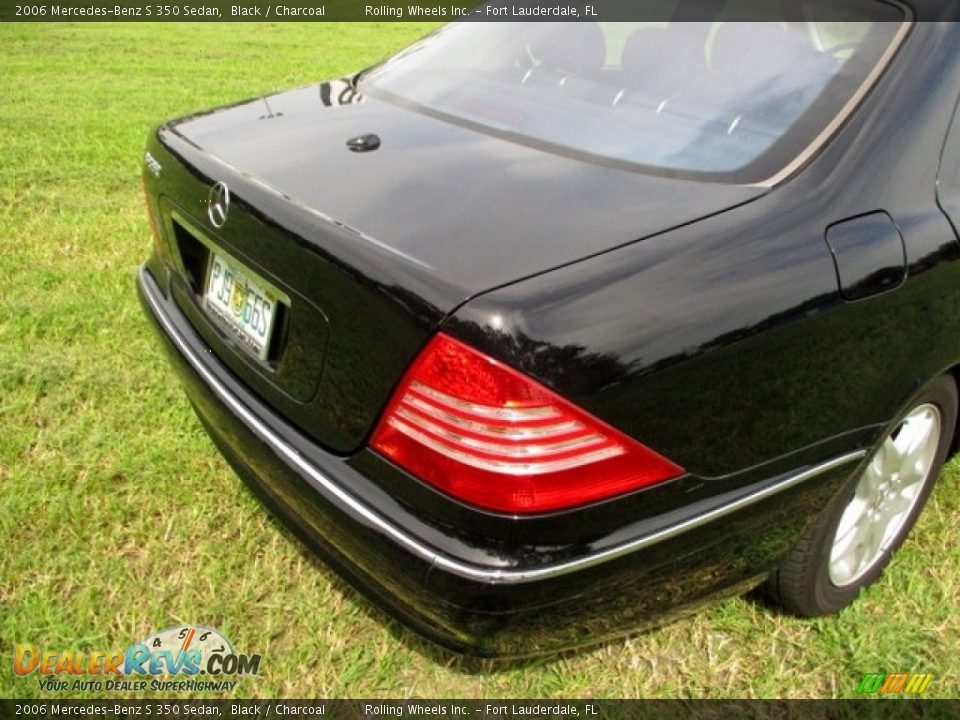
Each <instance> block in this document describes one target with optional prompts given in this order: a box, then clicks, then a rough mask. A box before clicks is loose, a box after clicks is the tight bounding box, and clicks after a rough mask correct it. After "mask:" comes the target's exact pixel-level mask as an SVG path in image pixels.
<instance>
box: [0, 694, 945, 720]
mask: <svg viewBox="0 0 960 720" xmlns="http://www.w3.org/2000/svg"><path fill="white" fill-rule="evenodd" d="M0 717H2V718H63V717H70V718H131V717H149V718H254V717H256V718H267V717H274V718H338V719H339V718H344V719H350V720H353V719H360V718H363V719H365V720H381V719H386V718H417V719H420V718H431V719H436V718H443V719H445V720H446V719H453V718H476V719H477V720H493V719H495V718H499V719H501V720H507V719H508V718H509V719H510V720H513V719H515V718H521V719H527V718H529V719H533V718H538V719H539V718H586V719H587V720H590V719H591V718H597V719H598V720H599V719H603V720H607V719H611V720H613V719H620V718H623V719H624V720H627V719H630V720H633V719H634V718H637V719H638V720H646V719H647V718H649V719H650V720H673V719H674V718H677V719H679V718H691V719H692V720H739V719H740V718H757V720H768V719H769V720H780V719H781V718H782V719H784V720H807V719H808V718H809V719H810V720H833V719H834V718H837V719H840V718H844V719H846V718H857V720H872V719H873V718H877V719H878V720H881V719H886V718H893V719H899V718H934V719H939V718H945V719H947V718H949V719H953V718H960V700H898V699H893V698H891V699H884V700H730V701H726V700H596V701H593V700H415V699H414V700H126V699H124V700H0Z"/></svg>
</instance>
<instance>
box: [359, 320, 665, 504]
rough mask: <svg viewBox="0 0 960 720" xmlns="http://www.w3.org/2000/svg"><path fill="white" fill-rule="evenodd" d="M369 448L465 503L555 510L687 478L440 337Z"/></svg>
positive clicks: (547, 393) (545, 392)
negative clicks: (676, 478)
mask: <svg viewBox="0 0 960 720" xmlns="http://www.w3.org/2000/svg"><path fill="white" fill-rule="evenodd" d="M371 446H372V447H373V449H374V450H376V451H377V452H379V453H380V454H382V455H384V456H386V457H387V458H389V459H391V460H392V461H393V462H395V463H396V464H397V465H399V466H400V467H402V468H404V469H405V470H407V471H408V472H410V473H412V474H414V475H416V476H417V477H419V478H420V479H422V480H424V481H426V482H427V483H429V484H431V485H433V486H435V487H436V488H438V489H439V490H441V491H443V492H445V493H448V494H449V495H452V496H454V497H455V498H457V499H459V500H462V501H464V502H466V503H470V504H472V505H476V506H479V507H483V508H488V509H491V510H497V511H502V512H509V513H536V512H545V511H548V510H559V509H563V508H569V507H574V506H577V505H583V504H586V503H590V502H594V501H597V500H602V499H604V498H608V497H612V496H614V495H620V494H623V493H626V492H629V491H631V490H636V489H638V488H642V487H646V486H648V485H653V484H654V483H658V482H662V481H664V480H667V479H669V478H673V477H676V476H677V475H680V474H682V473H683V469H682V468H680V467H679V466H677V465H675V464H673V463H672V462H670V461H669V460H667V459H665V458H663V457H661V456H660V455H657V454H656V453H655V452H653V451H652V450H650V449H649V448H646V447H644V446H643V445H641V444H640V443H638V442H636V441H635V440H633V439H631V438H629V437H627V436H626V435H624V434H623V433H621V432H619V431H618V430H616V429H614V428H612V427H610V426H609V425H607V424H606V423H604V422H602V421H601V420H598V419H597V418H595V417H593V416H592V415H590V414H589V413H587V412H584V411H583V410H581V409H579V408H577V407H576V406H574V405H573V404H571V403H570V402H568V401H566V400H564V399H563V398H561V397H560V396H559V395H557V394H556V393H554V392H553V391H551V390H549V389H547V388H546V387H544V386H543V385H541V384H540V383H538V382H536V381H535V380H532V379H530V378H529V377H527V376H525V375H523V374H521V373H519V372H517V371H516V370H514V369H512V368H510V367H508V366H506V365H504V364H503V363H501V362H498V361H496V360H494V359H493V358H490V357H488V356H486V355H484V354H483V353H481V352H478V351H477V350H474V349H473V348H471V347H469V346H467V345H464V344H463V343H461V342H459V341H458V340H454V339H453V338H451V337H449V336H447V335H444V334H443V333H440V334H438V335H437V336H436V337H434V338H433V340H431V342H430V343H429V344H428V345H427V347H426V348H425V349H424V350H423V351H422V352H421V354H420V355H419V356H418V357H417V359H416V360H415V361H414V363H413V365H412V366H411V367H410V369H409V370H408V371H407V374H406V375H405V376H404V378H403V381H402V382H401V384H400V387H399V388H398V389H397V391H396V392H395V393H394V396H393V397H392V398H391V400H390V404H389V405H388V406H387V409H386V412H385V413H384V414H383V416H382V417H381V419H380V422H379V424H378V425H377V428H376V430H375V431H374V434H373V438H372V440H371Z"/></svg>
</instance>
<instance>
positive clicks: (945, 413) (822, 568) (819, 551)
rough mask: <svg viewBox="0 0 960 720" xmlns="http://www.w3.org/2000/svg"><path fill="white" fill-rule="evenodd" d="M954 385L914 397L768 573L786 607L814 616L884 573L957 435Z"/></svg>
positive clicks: (940, 384) (771, 588)
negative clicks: (954, 431)
mask: <svg viewBox="0 0 960 720" xmlns="http://www.w3.org/2000/svg"><path fill="white" fill-rule="evenodd" d="M956 415H957V388H956V384H955V383H954V381H953V379H952V378H950V377H942V378H940V379H938V380H937V381H936V382H935V383H933V385H931V386H930V387H929V388H928V389H927V391H926V392H924V393H923V394H922V395H921V396H920V397H918V398H917V399H916V400H914V401H913V402H912V403H911V404H910V406H909V407H908V409H907V410H906V412H904V413H903V414H902V415H901V417H900V420H899V421H898V422H897V423H896V425H895V426H894V428H893V430H892V431H891V432H890V433H889V434H888V435H887V436H886V437H885V438H884V440H883V442H881V443H880V445H879V446H878V447H877V448H876V449H875V450H874V451H873V453H872V454H871V455H870V457H869V458H868V460H867V461H866V463H865V464H864V466H863V469H862V470H861V471H860V472H859V473H858V474H857V475H855V476H854V477H853V478H851V480H850V481H849V482H848V483H847V485H846V487H844V489H843V490H842V491H841V492H840V493H839V494H838V495H837V497H836V498H834V500H833V501H832V502H831V504H830V505H829V506H828V507H827V509H826V510H824V512H823V513H822V514H821V516H820V517H819V518H818V519H817V521H816V522H815V523H814V524H813V525H812V526H811V527H810V528H809V529H808V530H807V532H806V533H805V534H804V535H803V537H801V538H800V540H799V541H798V542H797V544H796V545H795V546H794V547H793V549H792V550H791V551H790V553H789V554H788V555H787V557H786V558H785V559H784V561H783V563H782V564H781V566H780V567H779V568H778V569H777V570H776V571H775V572H774V573H773V575H771V577H770V579H769V580H768V582H767V590H768V592H769V594H771V595H772V596H773V597H774V599H775V600H777V601H778V602H779V603H780V604H781V605H783V606H784V607H785V608H786V609H787V610H789V611H790V612H793V613H795V614H797V615H802V616H806V617H813V616H817V615H826V614H829V613H832V612H836V611H837V610H840V609H841V608H843V607H845V606H847V605H849V604H850V603H851V602H853V600H854V599H855V598H856V597H857V595H858V594H859V592H860V589H861V588H863V587H866V586H867V585H870V584H871V583H873V582H874V581H875V580H877V578H879V577H880V574H881V573H882V572H883V569H884V567H886V565H887V563H888V562H889V561H890V557H891V556H892V555H893V553H894V551H896V549H897V548H899V547H900V545H901V544H903V541H904V540H905V539H906V537H907V535H908V533H909V532H910V528H912V527H913V524H914V522H916V519H917V516H918V515H919V514H920V511H921V510H922V509H923V505H924V503H925V502H926V500H927V497H928V496H929V495H930V491H931V490H932V489H933V485H934V483H935V482H936V478H937V475H938V474H939V472H940V468H941V466H942V465H943V462H944V459H945V458H946V455H947V452H948V450H949V446H950V440H951V438H952V437H953V429H954V424H955V422H956Z"/></svg>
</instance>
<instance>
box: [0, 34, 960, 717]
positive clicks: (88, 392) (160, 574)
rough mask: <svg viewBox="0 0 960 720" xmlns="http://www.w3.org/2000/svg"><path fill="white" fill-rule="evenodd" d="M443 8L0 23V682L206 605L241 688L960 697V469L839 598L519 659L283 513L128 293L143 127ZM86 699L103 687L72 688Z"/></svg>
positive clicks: (395, 43) (714, 616)
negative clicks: (879, 683) (377, 595)
mask: <svg viewBox="0 0 960 720" xmlns="http://www.w3.org/2000/svg"><path fill="white" fill-rule="evenodd" d="M427 27H428V26H415V25H403V24H384V25H380V26H376V25H363V24H351V25H347V26H342V27H333V26H329V25H322V24H312V25H302V26H300V25H293V24H282V25H257V24H243V25H235V26H232V25H227V24H204V25H200V26H193V27H191V26H187V25H175V24H170V25H157V26H151V25H140V24H114V25H95V24H83V25H42V24H37V25H2V26H0V537H2V538H3V541H2V552H0V696H4V697H12V696H17V697H41V696H44V693H42V692H41V691H40V690H39V688H38V686H37V682H36V679H35V676H31V677H29V678H26V679H24V678H18V677H15V676H14V674H13V672H12V662H11V659H12V646H13V644H14V643H16V642H33V643H36V644H39V645H43V646H47V647H58V648H62V649H72V648H85V649H90V648H99V649H110V648H116V647H125V646H126V645H128V644H129V643H131V642H133V641H134V640H136V639H138V638H141V637H144V636H146V635H147V634H149V633H151V632H152V631H154V630H157V629H160V628H164V627H168V626H171V625H176V624H179V623H200V624H205V625H210V626H214V627H217V628H220V629H221V630H223V632H224V633H226V634H227V635H228V636H229V637H230V638H231V639H232V640H233V641H234V643H235V644H236V645H237V647H238V648H240V649H241V650H247V651H250V652H260V653H262V654H263V655H264V662H263V670H264V674H263V676H262V677H260V678H255V679H247V680H244V681H242V682H241V685H240V686H239V688H238V691H237V693H236V695H240V696H243V695H251V696H252V695H258V696H261V695H262V696H269V697H290V696H294V697H297V696H301V697H302V696H330V697H343V696H349V697H379V696H405V695H419V696H439V697H472V696H486V697H528V696H536V697H545V696H556V697H564V696H568V697H569V696H583V697H676V696H683V697H715V698H727V697H755V696H756V697H780V696H784V697H809V696H814V697H832V696H841V697H846V696H851V695H853V694H854V689H855V688H856V685H857V683H858V682H859V680H860V679H861V677H862V675H863V674H864V673H865V672H887V671H911V670H912V671H918V672H919V671H923V672H931V673H934V674H935V675H936V676H937V677H936V679H935V680H934V681H933V683H932V684H931V685H930V687H929V690H928V695H930V696H938V697H956V696H958V695H960V692H958V689H960V688H958V682H957V674H958V671H960V614H958V613H957V604H958V603H957V598H958V596H960V531H958V529H957V525H958V523H957V521H958V518H960V494H958V493H957V478H958V465H957V464H954V465H953V466H951V467H950V468H949V469H948V470H947V472H945V474H944V476H943V478H942V479H941V482H940V484H939V486H938V488H937V491H936V493H935V495H934V497H933V498H932V500H931V502H930V505H929V506H928V508H927V510H926V512H925V513H924V515H923V516H922V518H921V520H920V523H919V526H918V527H917V529H916V532H915V533H914V535H913V539H911V540H910V541H909V542H908V543H907V545H906V546H905V547H904V549H903V550H902V552H901V553H900V554H899V556H898V559H897V561H896V563H895V564H894V565H893V566H892V567H891V568H890V570H889V571H888V572H887V573H886V575H885V576H884V578H883V580H882V581H881V582H880V583H879V584H878V585H876V586H875V587H873V588H871V589H870V590H869V591H868V592H866V593H865V594H864V596H863V597H862V599H861V601H860V602H858V603H857V604H856V605H855V606H854V607H853V608H851V609H849V610H847V611H845V612H843V613H841V614H840V615H839V616H838V617H835V618H828V619H823V620H817V621H801V620H797V619H793V618H789V617H784V616H781V615H778V614H775V613H774V612H772V611H770V610H769V609H767V608H764V607H762V606H758V605H755V604H753V603H752V602H751V601H749V600H745V599H732V600H728V601H725V602H722V603H719V604H716V605H714V606H712V607H711V608H709V609H707V610H706V611H704V612H701V613H700V614H698V615H696V616H693V617H690V618H688V619H685V620H681V621H678V622H674V623H673V624H670V625H668V626H666V627H664V628H662V629H659V630H655V631H651V632H647V633H645V634H642V635H637V636H635V637H633V638H630V639H626V640H622V641H618V642H611V643H608V644H605V645H603V646H600V647H597V648H594V649H592V650H589V651H586V652H579V653H573V654H569V655H565V656H560V657H553V658H546V659H542V660H538V661H535V662H531V663H526V664H520V665H515V666H510V667H497V666H494V665H490V664H488V663H477V662H469V661H464V660H461V659H458V658H455V657H452V656H448V655H445V654H443V653H438V652H436V651H434V650H433V649H432V648H431V647H430V646H429V645H428V644H426V643H425V642H423V641H421V640H419V639H418V638H417V637H416V636H415V635H413V634H412V633H411V632H410V631H408V630H406V629H405V628H404V627H402V626H400V625H399V624H397V623H395V622H394V621H392V620H390V619H388V618H387V617H386V616H384V615H383V614H382V613H381V612H380V611H378V610H377V609H375V608H373V607H372V606H371V605H370V604H369V603H368V602H366V601H365V600H364V599H363V598H361V597H360V596H359V595H358V594H357V593H356V592H354V591H353V590H352V589H351V588H350V587H349V586H347V585H346V584H344V583H343V582H342V581H340V580H339V579H338V578H337V576H336V575H334V574H333V573H332V572H330V571H329V570H328V569H326V568H325V567H324V566H323V565H321V564H319V563H316V562H314V561H313V560H311V559H310V557H309V555H307V554H306V553H305V551H304V550H303V549H302V547H301V546H300V545H299V544H298V543H297V542H296V541H295V540H294V539H293V538H292V537H291V536H290V535H289V534H288V533H286V532H285V531H283V530H282V529H280V528H279V527H278V526H277V524H276V523H274V522H273V521H272V520H271V519H270V518H269V516H268V515H267V513H266V512H265V511H264V509H263V507H262V506H261V505H260V504H259V503H258V502H257V501H256V500H254V499H253V498H252V496H251V495H250V494H249V493H248V492H247V491H246V490H245V489H244V486H243V485H242V484H241V483H240V482H239V481H238V479H237V478H236V477H235V476H234V475H233V473H232V472H231V471H230V469H229V468H228V467H227V465H226V464H225V463H224V461H223V460H221V458H220V456H219V455H218V454H217V452H216V450H215V449H214V447H213V445H212V444H211V442H210V441H209V440H208V439H207V437H206V436H205V435H204V433H203V432H202V430H201V429H200V426H199V424H198V422H197V421H196V419H195V418H194V416H193V414H192V412H191V410H190V408H189V407H188V405H187V403H186V401H185V399H184V396H183V395H182V393H181V391H180V389H179V387H178V385H177V381H176V379H175V377H174V375H173V374H172V372H171V371H170V370H168V368H167V366H166V364H165V362H164V360H163V359H162V357H161V354H160V350H159V346H158V344H157V343H156V341H155V340H154V338H153V337H151V335H150V332H149V331H148V328H147V324H146V322H145V320H144V319H143V317H142V316H141V312H140V310H139V307H138V304H137V301H136V298H135V293H134V289H133V279H134V274H135V271H136V268H137V266H138V263H139V262H140V261H141V260H142V259H143V258H144V257H145V256H146V253H147V250H148V247H149V243H150V241H149V233H148V226H147V221H146V217H145V212H144V207H143V201H142V199H141V196H140V183H139V172H140V160H141V153H142V146H143V141H144V138H145V136H146V134H147V131H148V129H149V128H150V126H151V124H153V123H154V122H156V121H157V120H160V119H162V118H165V117H171V116H175V115H178V114H182V113H186V112H189V111H192V110H196V109H200V108H205V107H209V106H212V105H215V104H218V103H222V102H227V101H232V100H236V99H240V98H244V97H248V96H251V95H255V94H258V93H263V92H267V91H271V90H276V89H279V88H283V87H287V86H294V85H302V84H304V83H306V82H309V81H311V80H319V79H324V78H327V77H333V76H336V75H338V74H340V73H343V72H346V71H349V70H352V69H356V68H359V67H361V66H363V65H365V64H367V63H369V62H371V61H373V60H375V59H377V58H380V57H382V56H383V55H385V54H387V53H389V52H390V51H392V50H394V49H396V48H398V47H400V46H402V45H403V44H405V43H406V42H408V41H409V40H410V39H412V38H414V37H416V36H417V35H419V34H422V33H423V32H425V30H426V29H427ZM78 695H80V696H85V695H83V694H82V693H79V694H78Z"/></svg>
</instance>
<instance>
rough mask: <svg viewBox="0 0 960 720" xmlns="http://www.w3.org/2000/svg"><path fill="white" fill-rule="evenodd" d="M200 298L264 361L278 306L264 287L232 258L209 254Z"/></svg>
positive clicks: (213, 253) (264, 284) (236, 336)
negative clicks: (204, 283)
mask: <svg viewBox="0 0 960 720" xmlns="http://www.w3.org/2000/svg"><path fill="white" fill-rule="evenodd" d="M203 296H204V302H205V304H206V306H207V309H208V310H209V311H210V312H211V313H212V314H213V315H215V316H216V317H217V318H219V319H220V320H221V321H222V322H223V323H224V324H225V325H226V326H227V328H228V329H229V330H230V331H231V333H232V334H233V336H234V337H235V338H236V339H237V340H239V341H240V343H241V344H242V345H243V346H244V347H245V348H247V349H248V350H249V351H250V352H252V353H253V354H254V355H256V356H257V357H258V358H260V359H261V360H266V359H267V353H269V352H270V338H271V336H272V334H273V325H274V320H275V319H276V315H277V304H278V302H279V300H278V299H277V296H276V295H275V294H274V293H273V292H271V291H270V290H268V289H267V287H266V283H265V282H264V281H263V280H261V279H260V278H258V277H257V276H256V275H255V274H254V273H252V272H250V271H249V270H247V269H246V268H245V267H243V266H242V265H240V264H238V263H237V262H236V261H234V260H233V259H232V258H228V257H226V256H225V255H222V254H220V253H217V252H213V251H211V257H210V271H209V273H208V274H207V287H206V290H205V291H204V294H203Z"/></svg>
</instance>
